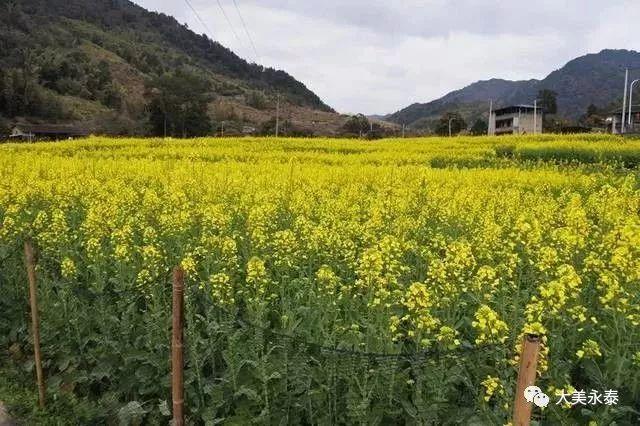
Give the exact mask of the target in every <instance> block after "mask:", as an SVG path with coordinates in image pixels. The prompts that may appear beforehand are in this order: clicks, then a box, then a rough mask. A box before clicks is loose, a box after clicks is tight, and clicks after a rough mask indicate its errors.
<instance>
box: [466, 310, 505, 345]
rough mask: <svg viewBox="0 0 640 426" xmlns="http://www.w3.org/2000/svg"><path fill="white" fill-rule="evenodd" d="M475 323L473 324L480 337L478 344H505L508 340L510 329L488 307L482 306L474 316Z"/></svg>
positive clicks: (477, 339)
mask: <svg viewBox="0 0 640 426" xmlns="http://www.w3.org/2000/svg"><path fill="white" fill-rule="evenodd" d="M474 318H475V321H473V322H472V323H471V325H473V327H474V328H475V329H476V332H477V334H478V337H476V343H477V344H479V345H480V344H484V343H498V342H500V343H503V342H504V341H505V340H507V337H508V335H507V332H508V331H509V327H507V324H506V323H505V322H504V321H502V320H501V319H500V318H499V317H498V314H497V313H496V311H494V310H493V309H491V308H490V307H489V306H487V305H482V306H480V308H479V309H478V310H477V311H476V313H475V315H474Z"/></svg>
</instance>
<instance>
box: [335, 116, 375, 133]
mask: <svg viewBox="0 0 640 426" xmlns="http://www.w3.org/2000/svg"><path fill="white" fill-rule="evenodd" d="M342 128H343V130H344V131H345V133H347V134H348V135H351V136H358V137H362V136H363V135H365V134H367V133H369V131H370V130H371V124H370V123H369V119H368V118H367V117H365V116H364V115H363V114H356V115H353V116H351V117H350V118H349V120H347V122H346V123H345V124H344V126H343V127H342Z"/></svg>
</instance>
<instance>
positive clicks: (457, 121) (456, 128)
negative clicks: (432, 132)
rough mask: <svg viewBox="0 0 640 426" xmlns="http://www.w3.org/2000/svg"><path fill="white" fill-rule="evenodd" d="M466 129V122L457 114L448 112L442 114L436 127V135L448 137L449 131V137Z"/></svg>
mask: <svg viewBox="0 0 640 426" xmlns="http://www.w3.org/2000/svg"><path fill="white" fill-rule="evenodd" d="M466 129H467V122H466V121H464V118H462V116H461V115H460V114H459V113H458V112H448V113H446V114H444V115H443V116H442V117H441V118H440V121H439V123H438V127H436V134H438V135H440V136H449V130H451V135H452V136H453V135H458V134H460V132H462V131H463V130H466Z"/></svg>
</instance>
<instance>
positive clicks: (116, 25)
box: [0, 0, 336, 133]
mask: <svg viewBox="0 0 640 426" xmlns="http://www.w3.org/2000/svg"><path fill="white" fill-rule="evenodd" d="M178 71H180V72H184V73H187V74H189V75H191V76H196V78H198V79H199V80H201V81H204V82H205V83H206V84H205V87H206V88H207V93H206V94H205V95H206V100H207V104H208V108H209V111H208V113H209V115H210V116H211V117H212V119H213V120H214V122H215V121H218V122H220V121H228V122H229V123H230V124H233V123H235V124H236V125H237V126H238V127H242V126H243V125H245V126H246V125H253V126H258V125H260V124H261V123H262V122H263V121H265V120H267V119H269V118H271V115H272V112H271V109H275V98H276V96H277V93H280V94H281V96H282V101H283V104H284V105H289V106H290V108H292V109H296V111H298V110H300V109H302V110H304V111H307V112H311V113H318V114H320V115H323V116H324V115H326V116H327V117H331V118H333V116H335V115H336V114H333V110H332V109H331V108H330V107H329V106H328V105H326V104H325V103H324V102H322V100H321V99H320V98H319V97H318V96H317V95H316V94H315V93H313V92H312V91H311V90H309V89H308V88H307V87H306V86H305V85H304V84H302V83H301V82H299V81H297V80H296V79H295V78H293V77H292V76H290V75H289V74H287V73H286V72H284V71H280V70H275V69H272V68H265V67H263V66H260V65H257V64H250V63H248V62H247V61H245V60H244V59H242V58H240V57H238V56H237V55H236V54H234V53H233V52H232V51H231V50H229V49H227V48H225V47H224V46H222V45H220V44H219V43H218V42H216V41H212V40H211V39H209V38H208V37H207V36H205V35H198V34H196V33H195V32H193V31H191V30H190V29H189V28H187V27H186V26H185V25H182V24H180V23H179V22H178V21H176V20H175V19H174V18H172V17H170V16H167V15H164V14H160V13H153V12H149V11H147V10H145V9H143V8H142V7H139V6H137V5H135V4H134V3H132V2H129V1H125V0H20V1H17V0H8V1H3V2H2V3H0V121H2V120H4V122H5V123H7V122H9V121H31V122H34V121H35V122H38V121H40V122H43V121H44V122H70V123H78V124H82V125H84V126H87V127H88V128H90V129H91V130H96V131H107V132H109V133H145V132H148V131H149V126H148V125H147V124H145V123H146V121H147V118H148V115H149V113H148V111H147V105H148V104H149V103H150V102H151V100H152V98H153V93H154V89H157V87H156V85H155V82H157V81H158V80H159V79H161V78H162V77H163V76H164V75H166V74H171V73H175V72H178ZM272 105H273V106H272ZM3 117H4V118H3Z"/></svg>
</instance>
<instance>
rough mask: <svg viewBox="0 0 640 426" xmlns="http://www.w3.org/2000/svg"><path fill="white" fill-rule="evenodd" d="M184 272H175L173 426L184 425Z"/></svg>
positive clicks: (172, 352)
mask: <svg viewBox="0 0 640 426" xmlns="http://www.w3.org/2000/svg"><path fill="white" fill-rule="evenodd" d="M183 320H184V270H182V268H180V267H177V268H175V269H174V270H173V328H172V331H173V336H172V341H171V395H172V401H173V425H174V426H183V425H184V354H183Z"/></svg>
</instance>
